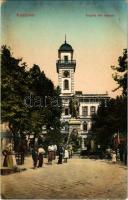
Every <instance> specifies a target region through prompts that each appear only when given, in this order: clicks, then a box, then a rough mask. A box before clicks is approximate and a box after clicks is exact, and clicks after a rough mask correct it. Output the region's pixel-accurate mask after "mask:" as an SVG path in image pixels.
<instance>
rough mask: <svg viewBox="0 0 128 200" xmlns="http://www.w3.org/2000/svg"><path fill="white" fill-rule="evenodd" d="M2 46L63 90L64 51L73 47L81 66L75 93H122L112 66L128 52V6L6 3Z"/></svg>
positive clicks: (116, 0) (106, 0) (39, 0)
mask: <svg viewBox="0 0 128 200" xmlns="http://www.w3.org/2000/svg"><path fill="white" fill-rule="evenodd" d="M0 3H1V15H2V19H1V26H2V33H1V34H2V36H1V39H2V44H6V45H7V46H9V47H11V49H12V52H13V55H14V57H17V58H21V57H22V58H23V61H24V62H26V63H27V64H28V68H30V67H32V66H33V64H37V65H39V66H40V68H41V70H43V71H44V72H45V74H46V76H47V77H48V78H50V79H51V80H52V81H53V83H54V84H55V86H57V85H58V74H57V72H56V60H57V59H58V49H59V47H60V46H61V44H63V43H64V40H65V34H66V37H67V43H69V44H70V45H71V46H72V48H73V49H74V60H76V71H75V90H77V91H78V90H79V91H83V93H85V94H86V93H87V94H88V93H95V94H96V93H106V91H108V93H109V95H110V96H112V97H115V96H116V95H118V94H119V91H117V92H114V93H113V92H112V90H113V89H114V88H115V87H116V83H115V81H114V80H113V79H112V74H113V73H114V72H113V70H112V69H111V66H112V65H117V64H118V57H119V56H120V55H122V52H123V49H124V48H126V47H127V11H128V10H127V8H128V7H127V6H128V1H127V0H1V1H0Z"/></svg>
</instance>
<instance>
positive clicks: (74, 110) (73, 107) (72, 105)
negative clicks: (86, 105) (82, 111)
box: [69, 97, 79, 118]
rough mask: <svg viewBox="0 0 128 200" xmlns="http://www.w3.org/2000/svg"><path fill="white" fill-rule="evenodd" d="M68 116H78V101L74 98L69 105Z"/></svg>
mask: <svg viewBox="0 0 128 200" xmlns="http://www.w3.org/2000/svg"><path fill="white" fill-rule="evenodd" d="M69 107H70V114H71V116H72V117H73V118H78V115H79V101H78V99H77V98H76V97H73V98H72V99H71V100H70V103H69Z"/></svg>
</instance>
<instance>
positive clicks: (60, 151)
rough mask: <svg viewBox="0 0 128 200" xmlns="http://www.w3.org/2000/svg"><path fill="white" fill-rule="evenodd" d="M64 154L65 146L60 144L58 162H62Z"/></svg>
mask: <svg viewBox="0 0 128 200" xmlns="http://www.w3.org/2000/svg"><path fill="white" fill-rule="evenodd" d="M63 155H64V149H63V146H62V145H60V146H59V148H58V156H59V157H58V164H62V159H63Z"/></svg>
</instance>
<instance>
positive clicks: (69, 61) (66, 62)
mask: <svg viewBox="0 0 128 200" xmlns="http://www.w3.org/2000/svg"><path fill="white" fill-rule="evenodd" d="M56 63H57V64H76V60H57V62H56Z"/></svg>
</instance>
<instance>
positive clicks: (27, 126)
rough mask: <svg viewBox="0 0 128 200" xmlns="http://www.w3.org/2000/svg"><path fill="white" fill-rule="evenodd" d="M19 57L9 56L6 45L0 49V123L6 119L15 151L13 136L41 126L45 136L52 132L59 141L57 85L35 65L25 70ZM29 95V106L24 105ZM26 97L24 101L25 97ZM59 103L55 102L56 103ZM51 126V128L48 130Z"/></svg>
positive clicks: (35, 129)
mask: <svg viewBox="0 0 128 200" xmlns="http://www.w3.org/2000/svg"><path fill="white" fill-rule="evenodd" d="M26 66H27V65H26V63H23V62H22V59H16V58H14V57H13V55H12V53H11V50H10V49H9V48H7V47H6V46H2V48H1V71H2V76H1V83H2V86H1V92H2V97H1V111H2V113H1V114H2V117H1V118H2V122H8V123H9V128H10V131H11V132H12V134H13V138H14V146H15V150H16V147H17V146H18V143H17V138H24V136H25V134H34V137H37V136H39V135H40V134H41V133H42V127H43V126H44V125H45V126H46V128H47V134H48V136H50V134H51V135H53V132H54V136H53V137H52V138H54V137H55V138H56V141H57V140H58V141H59V140H60V138H59V137H60V136H61V134H60V127H61V122H60V116H61V109H62V106H61V100H60V97H59V95H60V90H59V88H54V85H53V83H52V81H51V80H50V79H48V78H47V77H46V76H45V73H44V72H43V71H42V72H41V70H40V67H39V66H38V65H36V64H34V65H33V67H32V68H30V70H26ZM28 97H31V98H32V102H33V103H32V105H29V104H28ZM26 99H27V100H26ZM58 104H59V105H58ZM51 127H52V131H51Z"/></svg>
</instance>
